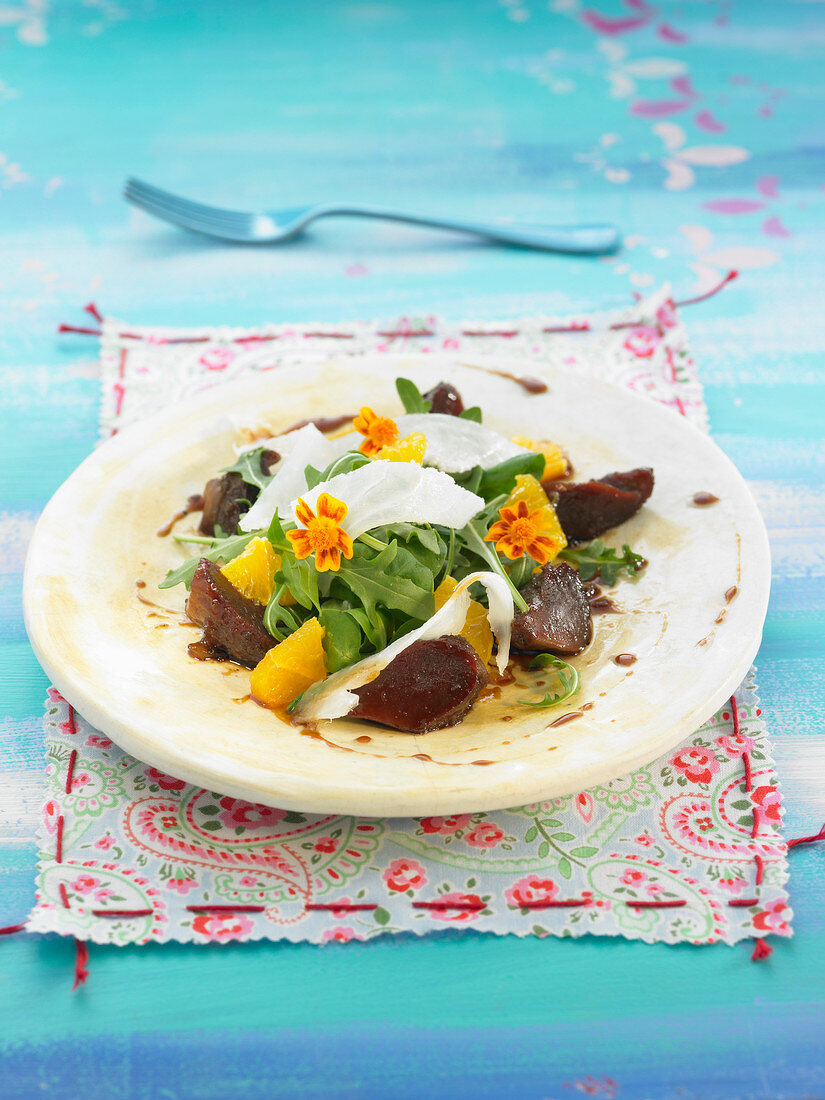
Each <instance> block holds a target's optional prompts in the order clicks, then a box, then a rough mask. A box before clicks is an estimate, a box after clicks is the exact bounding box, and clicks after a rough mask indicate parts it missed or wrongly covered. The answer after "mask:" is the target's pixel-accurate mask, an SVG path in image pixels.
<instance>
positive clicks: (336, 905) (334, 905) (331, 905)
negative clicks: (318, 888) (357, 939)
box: [306, 901, 378, 913]
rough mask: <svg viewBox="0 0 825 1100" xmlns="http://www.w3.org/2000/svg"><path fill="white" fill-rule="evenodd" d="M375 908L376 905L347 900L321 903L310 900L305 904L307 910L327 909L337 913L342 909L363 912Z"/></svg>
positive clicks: (342, 910) (348, 911) (350, 911)
mask: <svg viewBox="0 0 825 1100" xmlns="http://www.w3.org/2000/svg"><path fill="white" fill-rule="evenodd" d="M377 908H378V906H377V905H367V904H364V905H361V904H360V903H357V902H349V901H340V902H334V901H329V902H323V903H321V902H310V903H309V904H308V905H307V906H306V909H307V912H312V911H315V910H318V911H327V910H328V911H330V912H335V913H337V912H338V911H339V910H340V911H341V912H342V913H343V912H344V911H346V912H347V913H365V912H367V911H368V910H372V909H377Z"/></svg>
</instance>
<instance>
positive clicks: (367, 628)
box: [346, 607, 389, 653]
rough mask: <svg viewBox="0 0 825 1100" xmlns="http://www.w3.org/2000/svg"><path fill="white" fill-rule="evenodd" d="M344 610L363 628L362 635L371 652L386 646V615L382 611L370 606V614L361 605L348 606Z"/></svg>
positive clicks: (387, 636) (387, 634)
mask: <svg viewBox="0 0 825 1100" xmlns="http://www.w3.org/2000/svg"><path fill="white" fill-rule="evenodd" d="M346 611H347V614H348V615H350V616H351V617H352V618H353V619H354V620H355V621H356V622H357V623H358V625H359V626H360V627H361V629H362V630H363V632H364V636H365V637H366V639H367V641H368V642H369V644H370V645H371V646H372V652H373V653H380V652H381V650H382V649H386V648H387V642H388V641H389V630H388V628H387V618H388V617H387V616H386V615H385V614H384V613H383V612H381V611H379V610H378V608H377V607H373V608H372V614H370V615H368V614H367V612H366V611H365V609H364V608H363V607H348V608H347V609H346Z"/></svg>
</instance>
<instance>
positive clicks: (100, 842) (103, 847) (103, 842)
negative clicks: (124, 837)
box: [95, 833, 115, 852]
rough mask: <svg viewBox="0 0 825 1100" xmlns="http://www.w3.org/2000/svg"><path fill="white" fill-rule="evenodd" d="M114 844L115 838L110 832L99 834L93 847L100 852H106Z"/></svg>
mask: <svg viewBox="0 0 825 1100" xmlns="http://www.w3.org/2000/svg"><path fill="white" fill-rule="evenodd" d="M114 846H115V838H114V837H113V836H112V834H111V833H104V834H103V836H99V837H98V838H97V840H96V841H95V848H98V849H99V850H100V851H101V852H108V851H109V849H110V848H113V847H114Z"/></svg>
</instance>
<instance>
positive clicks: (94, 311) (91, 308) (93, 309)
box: [83, 302, 103, 325]
mask: <svg viewBox="0 0 825 1100" xmlns="http://www.w3.org/2000/svg"><path fill="white" fill-rule="evenodd" d="M83 311H84V312H85V313H91V315H92V317H94V319H95V320H96V321H97V323H98V324H100V325H102V324H103V314H102V313H101V312H100V310H99V309H98V308H97V306H96V305H95V304H94V302H89V304H88V305H87V306H84V307H83Z"/></svg>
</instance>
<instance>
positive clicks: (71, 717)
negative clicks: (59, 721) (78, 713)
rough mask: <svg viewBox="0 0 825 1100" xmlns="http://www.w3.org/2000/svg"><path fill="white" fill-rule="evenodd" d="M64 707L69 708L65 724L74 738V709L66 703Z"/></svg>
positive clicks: (75, 727)
mask: <svg viewBox="0 0 825 1100" xmlns="http://www.w3.org/2000/svg"><path fill="white" fill-rule="evenodd" d="M66 706H67V707H68V708H69V716H68V718H67V719H66V723H67V725H68V727H69V730H68V732H69V733H70V734H71V735H72V736H74V735H75V734H76V733H77V723H76V722H75V720H74V707H73V706H72V704H71V703H67V704H66ZM67 790H68V788H67Z"/></svg>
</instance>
